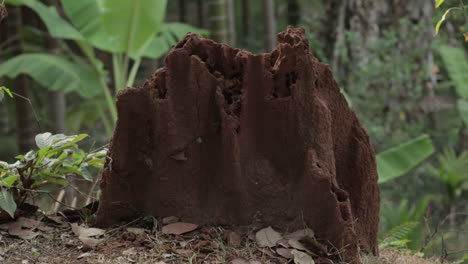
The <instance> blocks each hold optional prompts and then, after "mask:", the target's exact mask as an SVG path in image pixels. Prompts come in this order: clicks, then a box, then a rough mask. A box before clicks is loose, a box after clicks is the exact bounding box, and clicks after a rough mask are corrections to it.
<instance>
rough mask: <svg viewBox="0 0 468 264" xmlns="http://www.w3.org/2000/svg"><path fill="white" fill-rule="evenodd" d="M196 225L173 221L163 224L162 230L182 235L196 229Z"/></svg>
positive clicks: (170, 233)
mask: <svg viewBox="0 0 468 264" xmlns="http://www.w3.org/2000/svg"><path fill="white" fill-rule="evenodd" d="M197 228H198V225H196V224H191V223H182V222H179V223H173V224H169V225H166V226H163V228H162V230H161V231H162V232H163V233H164V234H166V235H182V234H185V233H188V232H192V231H193V230H195V229H197Z"/></svg>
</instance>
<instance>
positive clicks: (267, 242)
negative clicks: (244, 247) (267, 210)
mask: <svg viewBox="0 0 468 264" xmlns="http://www.w3.org/2000/svg"><path fill="white" fill-rule="evenodd" d="M281 239H283V237H282V236H281V235H280V233H278V232H276V231H275V230H274V229H273V228H271V226H269V227H267V228H263V229H261V230H260V231H258V232H257V233H256V234H255V241H256V242H257V245H258V246H259V247H274V246H276V242H278V241H280V240H281Z"/></svg>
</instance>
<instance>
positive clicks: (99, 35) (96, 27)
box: [61, 0, 115, 52]
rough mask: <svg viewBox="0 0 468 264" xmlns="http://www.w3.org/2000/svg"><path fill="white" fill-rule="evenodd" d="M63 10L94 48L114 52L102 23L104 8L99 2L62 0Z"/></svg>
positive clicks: (92, 0)
mask: <svg viewBox="0 0 468 264" xmlns="http://www.w3.org/2000/svg"><path fill="white" fill-rule="evenodd" d="M61 2H62V6H63V10H64V11H65V14H66V15H67V17H68V18H69V19H70V21H71V22H72V24H73V25H74V26H75V27H76V28H77V29H78V30H79V31H80V33H81V34H83V36H84V37H85V38H86V40H88V41H89V42H90V43H91V44H92V45H93V46H95V47H97V48H99V49H102V50H105V51H109V52H114V51H115V49H114V45H112V40H111V37H110V36H109V35H108V34H107V31H106V30H105V29H104V25H103V22H102V14H103V8H102V7H101V6H100V5H99V2H98V1H97V0H79V1H77V0H61Z"/></svg>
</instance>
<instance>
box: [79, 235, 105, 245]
mask: <svg viewBox="0 0 468 264" xmlns="http://www.w3.org/2000/svg"><path fill="white" fill-rule="evenodd" d="M78 239H79V240H80V241H81V242H83V245H85V246H86V247H88V248H95V247H96V246H97V245H99V244H100V243H101V242H103V241H104V240H103V239H96V238H92V237H84V236H79V237H78Z"/></svg>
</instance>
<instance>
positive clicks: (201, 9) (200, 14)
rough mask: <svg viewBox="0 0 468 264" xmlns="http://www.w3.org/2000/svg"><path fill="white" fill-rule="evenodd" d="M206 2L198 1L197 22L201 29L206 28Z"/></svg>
mask: <svg viewBox="0 0 468 264" xmlns="http://www.w3.org/2000/svg"><path fill="white" fill-rule="evenodd" d="M204 4H205V2H204V1H203V0H197V20H198V26H199V27H200V28H204V27H205V5H204Z"/></svg>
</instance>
